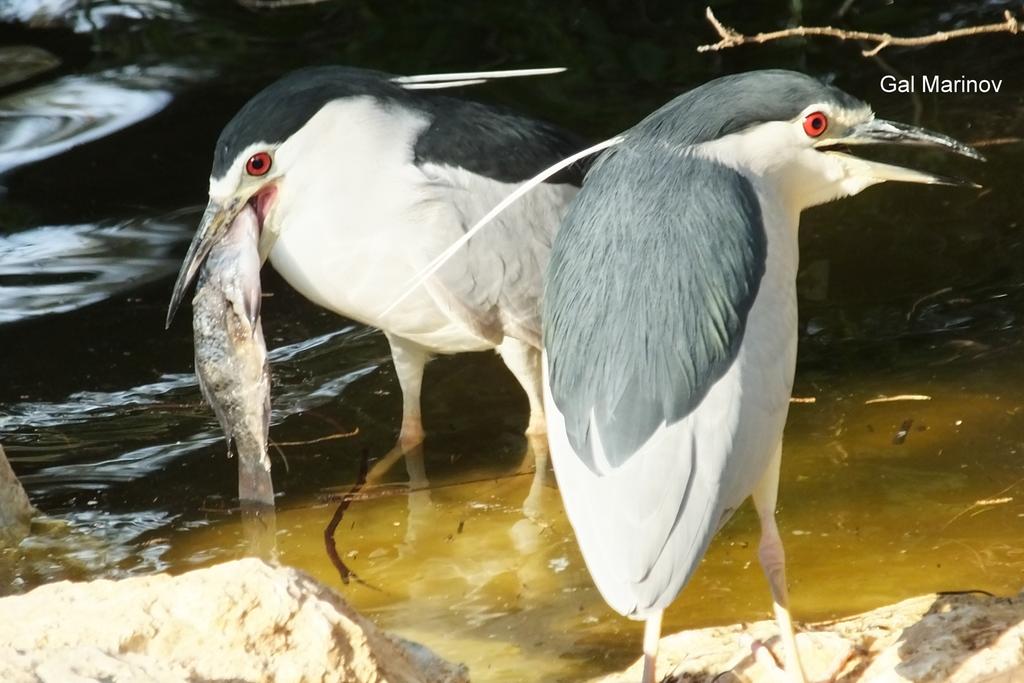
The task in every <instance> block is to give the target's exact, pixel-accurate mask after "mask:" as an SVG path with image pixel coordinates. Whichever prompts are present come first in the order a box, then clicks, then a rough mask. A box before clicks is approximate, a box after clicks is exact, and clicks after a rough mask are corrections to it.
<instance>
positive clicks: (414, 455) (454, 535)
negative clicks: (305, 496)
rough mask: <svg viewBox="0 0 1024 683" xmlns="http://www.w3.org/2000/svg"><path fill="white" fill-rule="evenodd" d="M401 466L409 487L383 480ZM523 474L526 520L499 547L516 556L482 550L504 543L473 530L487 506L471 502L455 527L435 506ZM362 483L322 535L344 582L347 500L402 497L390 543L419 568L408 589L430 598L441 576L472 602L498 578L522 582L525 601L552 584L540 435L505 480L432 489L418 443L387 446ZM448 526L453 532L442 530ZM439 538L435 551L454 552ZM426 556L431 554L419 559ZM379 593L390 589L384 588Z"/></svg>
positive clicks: (548, 498)
mask: <svg viewBox="0 0 1024 683" xmlns="http://www.w3.org/2000/svg"><path fill="white" fill-rule="evenodd" d="M399 461H402V462H404V464H405V470H406V477H407V478H406V481H404V482H401V483H396V482H393V481H388V479H389V477H390V475H391V474H392V470H393V469H394V467H395V466H396V465H397V463H398V462H399ZM525 476H530V477H531V482H530V487H529V491H528V493H527V495H526V497H525V499H524V500H523V503H522V508H521V509H522V513H523V517H522V519H519V520H517V521H516V522H515V523H513V524H512V525H511V526H510V527H508V539H509V540H510V541H511V543H510V544H509V543H504V544H501V545H503V546H504V548H507V547H508V546H509V545H511V547H512V548H514V549H515V551H516V552H512V553H509V552H507V550H506V549H504V548H503V549H502V551H501V552H487V551H486V549H485V547H486V546H490V545H493V544H495V543H499V544H500V543H501V541H500V538H499V537H496V536H495V535H494V534H493V533H490V532H487V533H484V529H483V528H482V527H481V528H479V529H477V528H476V526H477V525H475V524H474V522H475V520H476V519H477V516H476V514H475V512H476V510H477V509H478V507H480V506H485V505H490V504H489V503H484V502H482V501H473V502H470V504H469V509H468V510H467V512H468V513H469V514H464V515H460V516H459V518H458V524H457V526H455V525H453V524H452V522H453V520H452V519H451V510H450V509H447V507H446V506H445V504H444V503H443V502H440V501H435V500H434V496H435V493H434V492H435V491H439V490H441V489H447V488H450V487H456V486H459V487H462V486H467V485H472V484H475V483H481V482H494V483H495V485H496V486H498V487H500V488H504V487H505V486H506V485H507V483H508V482H512V481H515V480H518V479H519V478H521V477H525ZM360 481H362V484H359V485H357V486H353V487H352V488H351V489H349V490H348V491H347V492H346V493H345V494H343V497H342V500H341V501H340V503H339V505H338V508H337V510H336V511H335V513H334V516H333V518H332V520H331V522H330V524H328V526H327V528H326V529H325V532H324V535H325V541H326V548H327V554H328V556H329V558H330V559H331V562H332V564H334V566H335V568H336V569H337V570H338V572H339V575H340V576H341V578H342V581H343V582H344V583H347V582H348V579H349V578H351V577H353V576H354V574H353V572H352V570H351V568H349V567H348V566H347V565H345V563H344V560H343V559H342V558H344V557H348V556H349V555H348V553H346V552H345V550H344V548H342V549H341V550H340V551H339V550H338V549H337V545H338V544H339V543H338V541H337V539H336V538H335V532H336V530H337V529H338V528H339V524H340V522H341V519H342V517H343V516H344V515H345V514H346V512H349V511H350V510H349V504H350V503H352V502H358V501H364V500H369V499H372V498H378V497H389V496H403V497H405V498H406V501H407V517H406V521H405V525H404V526H405V529H404V533H403V535H402V538H401V540H400V541H399V542H398V543H396V544H395V553H396V555H395V558H396V559H399V560H407V561H412V562H415V563H416V564H417V565H418V566H419V567H420V568H421V572H419V573H418V574H419V577H420V579H419V581H418V582H417V581H412V582H410V581H408V579H405V580H404V582H405V585H404V588H405V589H410V590H411V592H413V593H420V594H423V595H429V594H431V590H430V586H429V585H427V584H433V583H434V582H436V581H443V580H444V579H446V578H456V579H458V580H459V581H461V582H464V583H465V584H466V589H467V590H466V591H465V593H464V600H465V601H467V602H472V601H473V600H475V598H476V597H477V596H478V594H479V593H480V592H481V591H484V590H488V589H487V586H488V585H489V584H491V583H492V582H493V581H495V580H496V579H499V577H502V576H503V575H511V576H515V577H516V580H517V581H516V582H517V583H518V584H519V590H518V591H517V592H518V594H519V595H520V596H521V597H522V598H526V599H528V598H529V596H530V595H532V594H533V593H535V592H536V591H538V590H540V589H541V587H542V586H544V585H546V584H547V583H549V580H550V576H549V575H550V574H551V569H550V567H549V566H548V562H547V560H546V553H545V552H543V550H544V542H543V539H544V537H545V535H546V534H547V533H548V532H549V530H550V528H549V524H548V522H547V519H548V517H550V516H551V514H553V512H554V511H553V510H552V509H551V508H550V506H551V505H556V504H557V498H558V495H557V492H556V491H555V490H554V488H553V487H551V486H549V485H548V482H549V478H548V449H547V441H546V439H545V438H544V437H543V436H532V437H528V438H527V443H526V449H525V451H524V454H523V457H522V458H521V459H520V461H519V462H518V463H517V464H516V466H515V467H514V468H513V469H511V470H510V471H508V472H507V473H505V474H499V475H497V476H491V477H486V478H485V479H470V480H459V481H454V482H451V483H444V484H432V483H431V481H430V479H429V478H428V476H427V470H426V459H425V457H424V449H423V447H422V445H417V446H414V447H412V448H409V449H402V448H401V447H400V446H396V447H394V448H392V449H391V450H389V451H388V452H387V453H386V454H385V455H384V456H383V457H381V458H380V459H379V460H377V461H375V462H374V463H373V464H372V466H371V467H369V468H368V470H366V476H365V480H364V479H363V478H362V477H360ZM495 497H496V498H497V499H499V500H500V499H501V498H502V497H503V496H502V495H500V491H495ZM346 528H347V525H346ZM449 528H450V530H447V531H445V530H446V529H449ZM438 534H444V535H445V536H446V538H444V539H443V540H445V541H447V543H443V544H441V546H440V548H445V547H451V548H452V551H453V552H452V553H447V552H438V550H439V546H438V545H437V544H436V541H438V540H440V539H438V538H437V536H438ZM464 534H465V535H464ZM478 535H479V538H477V536H478ZM459 538H463V539H466V540H467V541H469V540H470V539H472V541H471V542H470V543H469V544H467V543H458V544H456V543H455V542H456V541H457V539H459ZM449 544H451V545H449ZM463 548H474V550H473V552H472V553H471V554H463V553H462V552H461V549H463ZM352 550H356V549H352ZM424 553H427V554H428V555H429V556H424ZM360 583H365V582H362V581H360ZM414 583H421V584H423V585H422V586H420V587H421V588H422V591H420V590H417V589H416V587H415V586H414V585H413V584H414ZM370 587H371V588H373V587H374V586H370ZM381 588H382V589H383V590H387V589H386V587H384V586H382V587H381Z"/></svg>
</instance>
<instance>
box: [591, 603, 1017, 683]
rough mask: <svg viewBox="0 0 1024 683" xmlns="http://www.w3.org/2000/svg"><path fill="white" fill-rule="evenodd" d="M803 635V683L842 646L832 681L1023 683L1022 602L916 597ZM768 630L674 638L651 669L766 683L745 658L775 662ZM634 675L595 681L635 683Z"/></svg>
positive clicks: (730, 629)
mask: <svg viewBox="0 0 1024 683" xmlns="http://www.w3.org/2000/svg"><path fill="white" fill-rule="evenodd" d="M809 629H811V630H813V631H814V633H812V634H809V637H808V638H807V642H805V643H803V644H802V645H801V654H802V656H803V657H804V665H805V668H806V669H807V673H808V677H809V679H810V680H812V681H813V680H820V672H823V671H825V670H827V669H828V667H829V664H830V663H831V660H832V658H833V657H834V655H835V653H836V651H837V650H839V649H841V648H842V647H843V646H845V645H848V644H852V645H853V648H854V649H853V654H852V656H851V657H850V659H849V660H848V662H847V664H846V666H845V668H843V669H842V671H841V673H840V674H839V676H838V677H837V678H836V679H835V680H836V681H837V682H838V683H907V682H908V681H913V682H914V683H925V682H927V683H940V682H941V683H1018V682H1024V594H1021V595H1019V596H1017V597H1013V598H999V597H993V596H988V595H984V594H976V593H972V594H963V595H924V596H920V597H916V598H911V599H909V600H904V601H903V602H900V603H897V604H895V605H889V606H887V607H881V608H879V609H876V610H872V611H870V612H865V613H864V614H859V615H856V616H853V617H849V618H846V619H840V620H838V621H832V622H824V623H821V624H813V625H811V626H809ZM776 632H777V629H776V627H775V622H773V621H758V622H754V623H752V624H744V625H740V624H737V625H732V626H722V627H713V628H704V629H695V630H692V631H683V632H682V633H677V634H675V635H671V636H668V637H666V638H663V639H662V640H661V645H660V651H659V653H658V671H659V672H663V673H664V674H665V678H664V679H663V680H664V681H666V683H668V682H679V683H683V682H685V683H710V682H711V681H715V682H716V683H738V682H742V683H769V682H770V683H776V681H777V678H776V677H774V676H773V675H772V672H770V671H767V670H765V669H764V668H762V667H761V665H760V664H758V663H756V662H755V661H754V658H753V657H752V656H751V654H750V651H751V649H750V644H751V642H752V640H758V641H761V642H766V643H767V645H768V646H769V647H770V648H771V649H772V650H773V651H775V652H776V654H777V655H778V656H781V651H780V648H779V647H778V638H777V637H776V636H775V633H776ZM804 645H807V646H808V647H807V650H806V651H805V649H804V647H803V646H804ZM641 668H642V662H637V663H635V664H634V665H633V666H631V667H630V668H629V669H628V670H626V671H625V672H622V673H619V674H614V675H612V676H607V677H605V678H602V679H600V683H620V682H625V681H629V682H630V683H635V682H636V681H638V680H640V671H641Z"/></svg>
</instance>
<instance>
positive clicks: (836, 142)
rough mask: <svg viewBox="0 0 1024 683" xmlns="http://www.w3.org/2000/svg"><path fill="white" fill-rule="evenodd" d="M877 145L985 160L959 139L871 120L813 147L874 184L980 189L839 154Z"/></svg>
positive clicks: (956, 179) (959, 182)
mask: <svg viewBox="0 0 1024 683" xmlns="http://www.w3.org/2000/svg"><path fill="white" fill-rule="evenodd" d="M877 144H891V145H916V146H921V147H939V148H942V149H946V150H949V151H952V152H956V153H957V154H961V155H963V156H965V157H970V158H972V159H977V160H979V161H984V160H985V157H983V156H982V155H981V154H980V153H979V152H978V150H976V149H974V148H973V147H970V146H968V145H965V144H964V143H962V142H960V141H958V140H954V139H953V138H951V137H948V136H946V135H942V134H941V133H934V132H932V131H930V130H926V129H924V128H918V127H917V126H908V125H906V124H903V123H897V122H895V121H886V120H884V119H871V120H869V121H865V122H863V123H859V124H856V125H854V126H852V127H851V128H850V129H849V130H847V131H846V134H845V135H843V136H842V137H832V138H828V139H822V140H821V142H820V143H819V144H817V145H815V146H816V147H817V148H818V149H819V150H820V151H822V152H826V153H828V154H834V155H836V156H838V157H840V158H841V159H842V160H843V162H844V165H846V166H847V168H849V169H850V170H851V171H854V172H855V173H856V174H857V175H860V176H863V177H870V178H871V179H872V180H874V181H875V182H883V181H887V180H893V181H898V182H905V183H925V184H928V185H954V186H966V187H981V186H980V185H978V184H976V183H973V182H971V181H969V180H964V179H962V178H954V177H952V176H942V175H935V174H932V173H925V172H923V171H917V170H914V169H912V168H904V167H902V166H894V165H892V164H884V163H882V162H878V161H869V160H867V159H861V158H859V157H855V156H852V155H850V154H845V153H843V152H842V151H840V150H845V148H847V147H853V146H855V145H877Z"/></svg>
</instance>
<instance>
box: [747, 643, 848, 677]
mask: <svg viewBox="0 0 1024 683" xmlns="http://www.w3.org/2000/svg"><path fill="white" fill-rule="evenodd" d="M796 644H797V649H798V650H799V651H800V663H801V664H802V665H803V670H804V673H805V674H806V679H805V678H804V677H803V676H802V675H801V673H800V672H798V671H796V672H794V671H786V669H785V668H784V667H783V666H782V664H780V662H783V661H785V658H784V653H783V647H782V642H781V640H780V639H779V638H778V637H776V638H772V639H770V640H768V641H767V642H761V641H752V642H751V644H750V651H751V657H748V658H747V659H745V660H744V662H743V663H741V664H740V665H739V666H738V667H737V668H738V669H742V675H741V676H740V679H741V680H748V681H757V682H758V683H760V682H762V681H764V682H765V683H768V682H770V683H802V682H803V681H805V680H806V682H807V683H831V682H832V681H834V680H835V679H836V678H837V677H838V676H839V674H841V673H842V671H843V669H844V668H845V667H846V664H847V662H849V661H850V657H851V656H852V655H853V651H854V647H853V644H852V643H850V641H848V640H847V639H846V638H843V637H842V636H840V635H838V634H836V633H830V632H828V631H807V632H804V633H798V634H796ZM751 659H752V660H753V661H751ZM739 673H740V672H739V671H737V674H739Z"/></svg>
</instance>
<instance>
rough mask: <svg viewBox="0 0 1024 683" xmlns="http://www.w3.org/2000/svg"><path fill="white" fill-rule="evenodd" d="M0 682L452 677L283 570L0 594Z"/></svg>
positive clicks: (393, 681) (438, 663)
mask: <svg viewBox="0 0 1024 683" xmlns="http://www.w3.org/2000/svg"><path fill="white" fill-rule="evenodd" d="M0 681H4V682H5V683H41V682H44V681H45V682H47V683H48V682H50V681H76V683H86V682H88V681H113V682H116V683H136V682H142V681H147V682H149V681H154V682H160V683H164V682H167V683H171V682H174V683H179V682H183V681H189V682H190V683H192V682H196V683H198V682H200V681H233V682H250V681H253V682H256V681H258V682H264V681H266V682H271V681H273V682H274V683H304V682H306V681H317V682H318V683H321V682H322V683H328V682H332V681H339V682H340V681H352V682H356V683H362V682H366V683H370V682H373V683H464V682H465V681H468V677H467V673H466V669H465V667H463V666H461V665H455V664H450V663H448V662H446V661H444V660H442V659H441V658H440V657H438V656H437V655H435V654H434V653H432V652H430V651H429V650H427V649H426V648H425V647H423V646H420V645H417V644H415V643H411V642H408V641H405V640H402V639H400V638H398V637H396V636H393V635H389V634H387V633H384V632H383V631H380V630H378V629H377V628H376V627H375V626H374V625H373V624H372V623H370V621H369V620H367V619H366V618H364V617H362V616H360V615H359V614H358V613H357V612H356V611H355V610H353V609H352V608H351V607H349V606H348V605H347V604H346V603H345V601H344V600H343V599H342V598H341V596H339V595H338V594H337V593H335V592H334V591H332V590H331V589H329V588H327V587H325V586H322V585H321V584H319V583H317V582H316V581H315V580H314V579H312V578H310V577H309V576H307V575H305V574H303V573H302V572H299V571H297V570H295V569H290V568H274V567H271V566H270V565H268V564H266V563H264V562H262V561H260V560H255V559H246V560H238V561H234V562H226V563H224V564H220V565H216V566H214V567H210V568H208V569H198V570H195V571H191V572H188V573H186V574H182V575H180V576H177V577H172V576H169V575H167V574H157V575H154V576H146V577H139V578H130V579H124V580H121V581H92V582H87V583H70V582H67V581H64V582H60V583H54V584H49V585H45V586H42V587H40V588H37V589H35V590H33V591H31V592H29V593H27V594H25V595H18V596H12V597H8V598H3V599H0Z"/></svg>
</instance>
